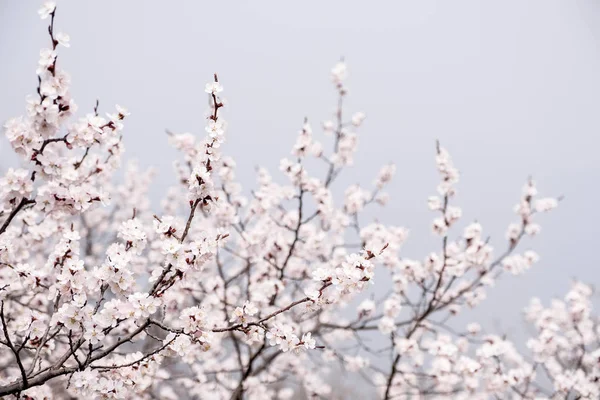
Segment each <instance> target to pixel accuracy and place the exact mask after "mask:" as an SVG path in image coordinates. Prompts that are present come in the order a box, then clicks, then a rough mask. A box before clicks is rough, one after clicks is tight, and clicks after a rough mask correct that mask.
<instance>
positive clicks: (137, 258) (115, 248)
mask: <svg viewBox="0 0 600 400" xmlns="http://www.w3.org/2000/svg"><path fill="white" fill-rule="evenodd" d="M55 14H56V6H55V4H54V3H51V2H48V3H45V4H44V6H43V7H42V9H41V10H40V16H41V17H42V18H43V19H47V18H50V27H49V34H50V39H51V48H48V49H45V50H42V52H41V53H40V60H39V63H38V67H37V74H38V77H39V87H38V94H37V96H32V97H31V98H28V100H27V112H26V115H25V116H23V117H19V118H14V119H11V120H9V121H8V122H6V124H5V129H4V130H5V134H6V136H7V138H8V140H9V142H10V143H11V145H12V147H13V149H14V151H15V152H16V153H17V154H18V155H19V156H21V158H22V160H21V161H22V163H21V164H22V165H21V167H20V168H16V169H9V170H8V171H6V172H5V173H4V175H3V176H2V177H0V323H1V327H2V329H1V332H0V349H1V351H0V366H1V367H0V396H15V397H16V398H27V399H50V398H57V399H59V398H70V397H77V398H90V399H91V398H98V399H113V398H114V399H151V398H164V399H179V398H202V399H256V400H258V399H268V398H274V399H290V398H294V397H295V396H302V395H305V396H306V398H351V397H352V395H348V394H344V393H345V392H344V391H343V388H341V387H340V384H339V383H338V380H337V378H336V376H338V375H339V373H340V369H345V370H347V371H349V372H350V374H349V375H348V376H350V377H351V378H355V377H357V376H358V377H360V379H364V380H366V381H368V382H369V383H370V384H371V386H369V387H372V388H374V393H376V394H377V395H378V396H380V397H381V398H384V399H392V398H393V399H413V398H448V397H451V398H457V399H461V398H464V399H466V398H475V399H487V398H522V399H556V398H566V399H570V398H588V399H595V398H598V397H599V396H600V389H599V388H600V325H599V323H598V322H599V321H598V318H597V317H594V316H593V314H592V310H591V296H592V290H591V289H590V287H588V286H586V285H584V284H581V283H576V284H575V285H574V286H573V289H572V290H571V291H570V292H569V293H568V294H567V296H566V298H565V300H564V301H554V302H553V303H552V304H551V305H550V307H549V308H544V307H543V306H542V304H541V302H540V301H537V300H534V301H533V302H532V303H531V305H530V306H529V307H528V308H527V310H526V317H527V320H528V321H529V322H530V323H531V324H532V325H533V327H534V328H535V331H536V333H535V336H534V337H533V338H531V339H530V340H529V341H528V342H527V346H526V347H527V349H526V351H524V352H519V351H518V350H517V346H515V345H514V344H512V343H511V342H510V341H509V340H508V339H507V338H506V337H503V336H499V335H494V334H490V333H486V332H484V331H483V330H482V328H481V327H480V326H479V325H478V324H476V323H471V324H469V325H468V326H466V328H465V329H464V331H463V330H461V329H458V328H456V326H455V325H453V324H452V323H451V321H452V318H453V317H454V316H456V315H457V314H459V313H461V312H463V311H464V309H466V308H472V307H475V306H477V305H479V303H481V301H482V300H484V299H485V296H486V292H487V291H488V290H490V288H491V287H492V286H493V285H494V283H495V282H496V281H497V280H498V279H500V278H501V277H502V275H504V274H505V273H506V272H508V273H510V274H514V275H518V274H522V273H525V272H526V270H527V269H529V268H530V267H531V266H532V265H533V264H535V262H536V261H537V260H538V258H539V257H538V256H537V254H536V253H535V252H534V251H532V250H529V249H525V250H521V249H520V248H521V241H522V238H523V237H525V236H535V235H537V234H538V233H539V232H540V226H539V225H538V223H537V214H539V213H542V212H546V211H549V210H551V209H553V208H555V207H556V206H557V204H558V200H557V199H553V198H540V197H539V196H538V193H537V189H536V187H535V185H534V182H533V181H529V182H527V184H526V185H525V188H524V190H523V193H522V195H521V198H520V199H519V202H518V204H517V206H516V207H515V211H516V213H517V215H518V220H517V222H515V223H512V224H510V226H509V227H508V230H507V234H506V244H505V245H503V248H504V250H503V251H502V252H500V254H496V252H495V251H494V248H493V246H492V244H491V241H490V240H488V238H487V236H486V235H485V234H484V232H483V227H482V226H481V225H480V224H479V223H477V222H474V223H467V224H465V225H464V226H462V228H459V224H460V221H461V218H462V211H461V209H460V208H459V207H457V206H455V205H454V204H453V201H454V199H455V198H456V194H457V184H458V182H459V177H460V175H459V173H458V170H457V168H456V167H455V166H454V164H453V162H452V159H451V157H450V155H449V153H448V151H447V150H446V149H444V148H442V147H441V146H440V145H439V144H438V146H437V151H436V164H437V169H438V171H439V174H440V184H439V185H438V187H437V194H436V195H435V196H432V197H430V198H429V200H428V205H429V208H430V209H431V210H432V211H434V212H435V213H436V216H435V217H434V219H433V224H432V231H433V233H434V234H435V235H436V242H439V245H438V250H437V251H433V252H431V253H429V254H427V255H426V256H425V257H424V258H422V259H410V258H407V257H404V256H402V257H400V252H401V251H403V250H402V247H403V245H404V243H405V242H406V241H407V238H408V230H407V229H406V228H403V227H399V226H390V225H386V224H384V223H380V222H372V223H369V224H366V225H364V226H362V225H361V224H360V222H359V221H360V219H361V218H359V216H360V215H361V213H363V211H365V210H366V209H368V208H369V207H373V206H376V205H385V204H386V203H387V201H388V195H387V194H386V193H385V188H386V185H387V184H388V183H389V182H390V181H391V180H392V178H393V176H394V174H395V173H396V168H395V167H394V166H393V165H385V166H383V167H382V169H381V171H380V172H379V174H378V175H377V176H376V177H375V179H374V181H373V184H372V186H362V185H358V184H356V185H352V186H350V187H348V188H346V189H345V190H341V191H340V193H343V194H344V196H343V199H336V198H335V196H334V191H333V190H332V185H334V184H336V183H338V182H337V178H338V176H340V174H342V173H343V171H344V169H345V167H347V166H349V165H351V164H352V163H353V159H354V154H355V152H356V149H357V144H358V135H357V133H356V131H357V129H358V128H359V127H360V126H361V125H362V124H363V122H364V120H365V114H364V113H361V112H359V113H355V114H353V115H351V116H347V115H346V114H345V113H344V107H343V105H344V100H345V98H346V96H347V94H348V92H349V91H348V88H347V86H346V79H347V77H348V70H347V67H346V64H345V63H344V62H339V63H338V64H336V65H335V67H334V68H333V70H332V79H333V84H334V87H335V90H336V95H337V108H336V110H335V112H334V114H333V117H332V118H331V120H327V121H325V122H324V123H323V124H322V127H323V132H324V134H325V135H326V136H329V137H330V139H331V140H332V141H333V146H332V148H333V150H332V151H328V150H327V146H324V145H323V144H322V143H321V142H320V141H318V140H317V135H316V133H315V132H313V129H312V127H311V125H310V124H309V122H308V120H305V121H304V123H303V125H302V128H301V130H300V132H299V134H298V138H297V140H296V142H295V144H294V145H293V147H292V150H291V158H284V159H283V160H281V163H280V172H281V174H280V175H279V176H272V175H271V174H270V173H269V172H268V171H267V170H266V169H264V168H259V169H258V182H257V187H256V189H254V190H253V191H252V192H251V194H250V195H248V196H246V195H244V193H243V191H242V186H241V185H240V184H239V183H238V182H237V181H236V174H235V168H236V163H235V161H234V160H233V159H231V158H230V157H227V156H224V155H222V154H221V150H222V145H223V143H224V139H225V131H226V128H227V124H226V123H225V121H224V120H223V117H222V109H223V108H224V107H226V101H225V100H224V99H223V98H222V97H221V96H222V93H223V86H222V85H221V83H220V82H219V80H218V78H217V76H216V75H215V76H214V79H212V80H211V82H209V83H208V84H206V87H205V92H206V95H207V96H208V98H209V104H210V107H209V110H208V112H207V113H206V118H205V121H204V122H205V125H206V129H205V130H206V135H205V138H203V139H199V138H198V137H197V136H196V135H193V134H191V133H179V134H178V133H171V132H170V133H169V138H168V140H169V142H170V143H171V145H172V146H174V147H175V148H176V149H177V150H179V151H180V152H181V153H182V159H181V160H180V161H178V162H176V163H175V165H174V167H175V171H176V174H177V178H178V179H177V184H176V185H174V186H173V187H171V188H170V189H169V190H168V191H167V193H166V196H165V198H164V200H163V201H162V203H161V209H160V210H159V211H157V212H153V211H152V210H151V207H150V202H149V200H148V196H147V189H148V186H149V185H150V183H151V177H152V172H151V171H141V170H139V168H137V166H136V165H135V164H132V163H130V164H127V165H125V166H123V169H124V177H123V178H122V179H116V177H115V176H114V175H115V172H116V171H118V170H119V168H121V156H122V153H123V150H124V148H123V144H122V141H121V138H122V133H123V121H124V119H125V118H126V117H127V116H128V115H129V113H128V112H127V110H125V109H124V108H122V107H119V106H117V107H116V111H115V112H114V113H109V114H107V116H106V117H102V116H101V115H100V113H99V104H98V103H97V104H96V106H95V107H94V108H93V111H92V112H90V113H88V114H87V115H86V116H85V117H83V118H80V119H78V120H75V121H72V119H74V116H73V114H74V113H75V112H76V109H77V108H76V105H75V103H74V101H73V99H72V98H71V97H70V94H69V83H70V81H69V78H68V75H67V74H66V73H65V72H64V71H62V70H61V69H60V68H59V65H58V64H57V53H58V51H59V50H60V49H61V47H69V37H68V35H66V34H61V33H55V31H54V19H55ZM309 163H310V164H311V165H315V164H316V163H321V164H322V165H323V166H324V168H323V172H322V173H317V174H315V173H312V172H309V170H308V169H307V168H306V165H307V164H309ZM311 171H312V170H311ZM458 229H460V230H458ZM457 232H458V233H457ZM376 278H377V280H378V282H382V283H381V285H386V284H387V286H388V287H387V288H384V289H389V290H375V289H376V286H374V285H373V282H374V281H375V279H376ZM386 282H387V283H386ZM378 285H379V284H378ZM381 288H382V287H378V289H381ZM353 307H356V311H354V308H353ZM373 335H378V337H377V341H373V340H372V338H373ZM373 343H375V344H373ZM332 382H336V383H335V384H334V383H332Z"/></svg>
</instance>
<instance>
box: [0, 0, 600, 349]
mask: <svg viewBox="0 0 600 400" xmlns="http://www.w3.org/2000/svg"><path fill="white" fill-rule="evenodd" d="M40 4H41V2H39V1H29V0H28V1H18V2H17V1H9V0H0V60H2V61H1V62H0V121H1V122H4V121H6V120H7V119H8V118H10V117H12V116H16V115H20V114H22V113H24V110H25V96H26V95H27V94H34V93H35V88H36V85H37V78H36V75H35V68H36V64H37V60H38V55H39V49H40V48H42V47H47V46H49V38H48V35H47V31H46V29H47V22H48V21H40V19H39V17H38V15H37V9H38V8H39V6H40ZM56 31H58V32H60V31H63V32H66V33H68V34H70V35H71V47H70V48H68V49H64V48H63V49H60V52H59V58H58V62H59V64H60V66H61V68H64V69H66V70H67V71H68V72H70V74H71V77H72V93H73V96H74V98H75V101H76V102H77V104H78V105H79V114H80V115H84V114H85V113H88V112H91V111H92V109H93V106H94V104H95V102H96V99H99V100H100V111H101V112H106V111H112V110H113V109H114V105H115V104H116V103H118V104H120V105H123V106H125V107H127V108H129V110H130V111H131V116H130V117H129V118H127V120H126V121H125V124H126V127H125V144H126V149H127V153H126V158H127V159H137V160H139V163H140V165H141V166H143V167H149V166H154V167H156V169H157V176H156V179H155V183H154V185H153V187H152V191H151V195H152V200H153V202H154V205H155V206H156V207H158V206H159V202H160V199H161V197H162V195H164V194H165V192H166V188H167V187H168V186H169V185H171V184H172V183H174V176H175V175H174V174H173V170H172V161H173V160H175V159H177V158H178V157H179V154H177V152H175V151H174V150H172V149H171V148H170V147H169V146H168V144H167V136H166V134H165V129H166V128H168V129H170V130H172V131H175V132H185V131H189V132H193V133H197V134H199V135H204V134H205V133H204V120H203V113H204V110H205V108H206V106H207V102H206V96H205V94H204V92H203V89H204V83H205V82H207V81H209V80H210V79H211V77H212V74H213V73H214V72H218V74H219V77H220V81H221V82H222V83H223V86H224V87H225V92H224V93H223V94H224V96H225V97H226V98H227V100H228V101H229V104H228V107H227V109H226V110H225V114H224V116H225V118H226V119H227V120H228V122H229V129H228V132H227V143H226V144H225V146H224V153H225V154H227V155H231V156H233V157H234V158H235V159H236V160H237V162H238V178H239V180H240V181H241V182H242V183H244V186H245V190H246V191H247V192H248V193H249V190H250V189H251V188H252V185H253V184H254V181H255V179H254V177H255V170H254V168H255V166H257V165H261V166H265V167H268V168H269V169H270V170H271V171H273V173H274V175H275V177H276V178H277V179H278V180H281V181H283V177H282V176H281V175H280V174H279V173H278V172H277V167H278V163H279V159H280V158H282V157H287V156H288V155H289V154H290V150H291V147H292V145H293V143H294V141H295V138H296V134H297V131H298V130H299V129H300V128H301V125H302V121H303V119H304V117H308V119H309V121H311V122H312V124H313V127H314V128H315V132H316V133H317V134H320V133H319V129H317V128H318V127H319V126H320V123H321V122H322V121H323V120H325V119H328V118H330V116H331V113H332V112H333V109H334V106H335V100H336V98H335V91H334V90H333V87H332V84H331V80H330V69H331V67H332V66H333V65H334V64H335V63H336V62H337V61H338V60H339V59H340V57H344V59H345V60H346V61H347V63H348V66H349V71H350V76H349V79H348V81H347V83H348V87H349V89H350V94H349V98H348V101H347V104H348V108H347V109H346V112H347V113H351V112H354V111H364V112H365V113H366V114H367V120H366V121H365V124H364V125H363V127H362V128H360V130H359V135H360V144H359V151H358V154H357V157H356V161H355V165H354V167H352V168H351V169H350V170H347V171H346V172H345V173H344V174H342V175H341V177H340V178H339V180H338V181H337V182H336V184H335V185H334V192H335V193H336V194H337V195H338V200H339V199H340V198H341V195H342V193H343V189H344V188H345V187H346V186H347V185H349V184H352V183H363V184H365V185H366V186H369V185H370V184H371V181H372V180H373V179H374V178H375V176H376V174H377V171H378V170H379V167H380V166H381V165H382V164H383V163H387V162H394V163H395V164H396V165H397V167H398V172H397V176H396V178H395V179H394V181H393V182H392V183H391V185H390V186H389V188H388V189H389V190H388V191H389V192H390V194H391V196H392V200H391V202H390V204H389V205H388V206H387V207H386V208H378V207H376V208H375V209H373V210H371V211H370V212H369V213H368V215H369V218H373V219H375V218H377V219H378V220H381V221H384V222H386V223H388V224H394V225H401V226H405V227H407V228H409V229H410V231H411V233H410V236H409V240H408V241H407V243H406V245H405V247H404V249H403V256H404V257H407V258H414V259H423V258H424V257H425V256H426V255H427V254H428V253H429V252H430V251H434V250H435V251H437V250H439V248H440V243H439V239H438V238H436V237H434V236H433V234H432V233H431V228H430V226H431V220H432V219H433V217H434V216H435V215H434V214H433V213H432V212H430V211H429V210H428V208H427V205H426V200H427V197H428V196H430V195H433V194H435V186H436V184H437V181H438V176H437V172H436V169H435V164H434V153H435V140H436V139H439V140H440V141H441V143H442V145H443V146H445V147H446V148H448V150H449V151H450V153H451V154H452V156H453V158H454V162H455V164H456V165H457V167H458V168H459V169H460V171H461V173H462V179H461V182H460V184H459V186H458V189H459V194H458V197H457V198H456V201H455V204H456V205H459V206H461V207H463V211H464V217H463V220H462V224H461V225H460V226H464V225H465V224H466V223H468V222H472V221H473V220H475V219H476V220H478V221H480V222H481V223H482V224H483V227H484V231H485V232H486V233H487V234H488V235H490V236H491V243H492V244H494V245H495V247H496V248H497V249H498V251H500V250H503V249H504V248H505V239H504V235H505V232H506V228H507V226H508V224H509V222H511V221H513V220H515V219H516V216H515V215H514V213H513V211H512V208H513V205H514V204H516V202H517V201H518V199H519V195H520V190H521V187H522V185H523V184H524V183H525V181H526V180H527V178H528V176H533V178H534V180H535V181H536V182H537V183H538V187H539V189H540V192H541V194H542V195H548V196H558V195H564V196H565V199H564V201H563V202H562V203H561V205H560V207H559V209H558V210H556V211H555V212H553V213H551V214H548V215H543V216H540V218H538V222H539V223H540V224H541V225H542V232H541V234H540V235H539V236H538V237H536V238H535V239H534V240H531V241H527V242H525V243H524V246H523V247H522V249H527V248H532V249H535V250H536V251H537V252H538V253H539V254H540V256H541V259H540V262H539V263H538V264H537V265H536V266H535V267H534V268H533V269H531V270H530V271H528V272H527V273H526V274H525V275H524V276H520V277H512V276H506V277H505V278H504V279H502V280H501V281H500V282H499V283H498V285H497V286H496V287H495V288H493V289H491V290H490V291H488V298H487V300H486V301H485V302H484V303H483V304H482V305H481V306H480V307H479V308H478V309H476V310H473V311H468V312H466V313H465V314H464V315H462V316H461V320H459V322H460V323H461V324H462V323H463V322H464V323H466V322H468V321H472V320H479V321H480V322H481V323H482V325H483V326H484V328H487V329H490V330H492V329H493V330H496V331H499V333H507V334H508V335H509V337H511V338H513V339H515V340H517V341H519V339H522V335H523V333H524V332H525V327H524V325H523V323H522V321H523V319H522V309H523V307H524V306H526V305H527V303H528V301H529V299H530V298H531V297H532V296H534V295H536V296H538V297H540V298H541V299H542V300H543V301H545V302H547V301H549V300H550V299H551V298H552V297H555V296H561V297H562V296H563V295H564V294H565V292H566V291H567V289H568V288H569V285H570V282H571V281H572V279H574V278H578V279H581V280H583V281H585V282H588V283H591V284H594V285H599V284H600V274H599V273H598V270H599V268H600V263H599V261H600V260H599V258H600V253H599V252H598V250H597V248H596V246H598V239H599V237H600V206H599V205H598V194H599V193H600V189H598V184H599V183H600V157H599V156H598V152H599V149H598V146H599V145H600V138H599V135H598V133H599V132H600V113H599V112H598V105H599V104H600V73H599V72H598V71H600V50H599V49H600V46H599V44H600V2H598V1H594V0H580V1H562V0H530V1H521V0H504V1H496V2H474V1H453V2H448V1H430V0H427V1H418V2H416V1H386V2H379V1H370V2H359V1H348V0H343V1H342V0H336V1H328V2H320V1H302V2H294V3H292V2H279V1H262V2H260V3H257V2H246V1H244V2H236V3H235V4H232V3H226V2H217V1H214V2H193V1H170V2H167V1H144V2H142V1H136V2H123V1H117V0H112V1H102V2H76V1H66V0H65V1H60V0H59V1H58V9H57V18H56ZM348 115H350V114H348ZM324 143H325V144H327V143H328V142H327V141H324ZM16 163H17V160H16V158H15V157H13V155H12V152H11V149H10V148H9V147H8V144H7V141H6V139H5V138H4V136H3V135H2V137H1V138H0V172H1V171H4V170H6V168H8V166H15V165H17V164H16ZM369 187H370V186H369ZM361 222H362V223H363V224H365V223H366V222H368V221H367V219H364V218H363V221H361Z"/></svg>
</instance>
